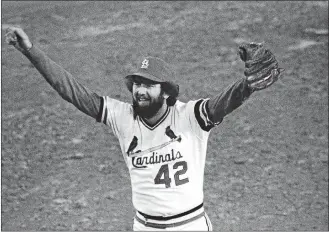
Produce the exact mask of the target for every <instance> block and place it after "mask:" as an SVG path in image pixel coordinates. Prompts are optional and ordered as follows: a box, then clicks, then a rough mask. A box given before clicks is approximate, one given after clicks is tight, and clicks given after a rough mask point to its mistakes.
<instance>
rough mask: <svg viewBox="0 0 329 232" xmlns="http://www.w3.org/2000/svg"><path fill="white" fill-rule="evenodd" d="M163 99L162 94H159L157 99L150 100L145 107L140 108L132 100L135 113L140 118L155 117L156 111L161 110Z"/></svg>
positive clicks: (135, 101)
mask: <svg viewBox="0 0 329 232" xmlns="http://www.w3.org/2000/svg"><path fill="white" fill-rule="evenodd" d="M164 101H165V98H164V96H163V94H160V96H159V97H157V98H153V99H152V98H151V99H150V103H149V104H148V105H147V106H141V105H139V104H138V101H137V100H136V99H135V98H133V107H134V110H135V113H136V114H137V115H139V116H140V117H142V118H146V119H149V118H152V117H153V116H155V115H156V114H157V113H158V111H159V110H160V109H161V107H162V105H163V104H164Z"/></svg>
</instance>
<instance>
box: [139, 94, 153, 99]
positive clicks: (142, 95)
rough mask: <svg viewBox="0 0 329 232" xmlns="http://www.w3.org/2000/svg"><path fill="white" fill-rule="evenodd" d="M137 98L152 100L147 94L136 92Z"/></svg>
mask: <svg viewBox="0 0 329 232" xmlns="http://www.w3.org/2000/svg"><path fill="white" fill-rule="evenodd" d="M135 98H136V99H137V100H139V99H146V100H150V99H151V98H150V97H149V96H147V95H144V94H140V95H139V94H136V95H135Z"/></svg>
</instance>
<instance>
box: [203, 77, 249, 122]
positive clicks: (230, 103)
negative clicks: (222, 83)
mask: <svg viewBox="0 0 329 232" xmlns="http://www.w3.org/2000/svg"><path fill="white" fill-rule="evenodd" d="M251 93H252V91H251V90H250V88H249V87H248V85H247V83H246V80H245V79H240V80H238V81H236V82H235V83H233V84H232V85H230V86H229V87H227V88H226V89H225V90H224V91H222V92H221V93H219V94H218V95H216V96H214V97H212V98H210V99H209V102H208V110H209V117H210V120H211V121H212V122H214V123H220V122H221V121H222V120H223V118H224V117H225V116H226V115H228V114H229V113H231V112H232V111H233V110H235V109H236V108H238V107H239V106H241V105H242V103H243V102H244V101H245V100H246V99H247V98H248V97H249V96H250V95H251Z"/></svg>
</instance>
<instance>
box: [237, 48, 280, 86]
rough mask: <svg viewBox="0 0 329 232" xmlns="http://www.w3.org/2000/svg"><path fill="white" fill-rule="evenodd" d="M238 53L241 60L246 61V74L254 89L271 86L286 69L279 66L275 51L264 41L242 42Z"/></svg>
mask: <svg viewBox="0 0 329 232" xmlns="http://www.w3.org/2000/svg"><path fill="white" fill-rule="evenodd" d="M238 53H239V55H240V58H241V60H242V61H243V62H245V71H244V75H245V76H246V78H247V82H248V85H249V87H250V88H251V90H252V91H257V90H262V89H265V88H267V87H269V86H270V85H272V84H273V83H274V82H276V81H277V80H278V79H279V77H280V75H281V74H282V72H283V71H284V69H283V68H279V64H278V62H277V60H276V59H275V57H274V55H273V53H272V52H271V51H270V50H268V49H266V48H265V47H264V45H263V44H262V43H253V42H252V43H244V44H241V45H240V46H239V52H238Z"/></svg>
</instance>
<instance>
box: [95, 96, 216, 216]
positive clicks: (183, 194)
mask: <svg viewBox="0 0 329 232" xmlns="http://www.w3.org/2000/svg"><path fill="white" fill-rule="evenodd" d="M207 101H208V99H205V100H204V99H200V100H198V101H189V102H188V103H183V102H180V101H177V102H176V103H175V105H174V106H169V107H168V108H167V111H166V113H165V114H164V115H163V117H162V118H161V119H159V121H158V122H157V123H156V124H155V125H154V126H151V125H149V124H148V123H147V122H146V121H145V120H143V119H142V118H141V117H139V116H136V117H134V112H133V107H132V105H131V104H128V103H124V102H121V101H118V100H115V99H112V98H109V97H103V99H102V104H101V114H102V116H101V121H102V122H103V123H105V124H106V125H109V126H111V128H112V130H113V132H114V133H115V135H116V137H117V138H118V139H119V142H120V147H121V151H122V154H123V157H124V160H125V162H126V164H127V167H128V169H129V173H130V178H131V185H132V198H133V205H134V207H135V208H136V209H137V210H138V211H140V212H143V213H146V214H149V215H154V216H171V215H176V214H179V213H182V212H185V211H188V210H190V209H192V208H194V207H196V206H198V205H200V204H201V203H202V202H203V176H204V165H205V158H206V151H207V140H208V136H209V130H210V128H211V127H212V126H213V124H212V123H211V122H210V120H209V118H208V115H207V111H206V107H205V105H206V104H205V103H206V102H207ZM132 144H135V146H133V147H134V149H133V150H132V151H129V152H128V150H129V147H131V146H132Z"/></svg>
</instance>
